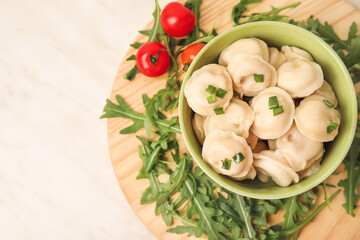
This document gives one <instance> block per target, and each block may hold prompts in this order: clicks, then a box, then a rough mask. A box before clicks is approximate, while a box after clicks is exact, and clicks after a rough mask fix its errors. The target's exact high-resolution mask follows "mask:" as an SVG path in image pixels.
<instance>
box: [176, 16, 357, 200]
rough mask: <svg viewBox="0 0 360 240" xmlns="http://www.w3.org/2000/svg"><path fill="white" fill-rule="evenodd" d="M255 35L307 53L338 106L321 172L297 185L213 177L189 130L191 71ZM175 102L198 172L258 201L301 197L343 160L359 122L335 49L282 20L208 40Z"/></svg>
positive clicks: (347, 78) (243, 27) (350, 87)
mask: <svg viewBox="0 0 360 240" xmlns="http://www.w3.org/2000/svg"><path fill="white" fill-rule="evenodd" d="M249 37H256V38H259V39H262V40H264V41H265V42H266V43H267V44H268V46H272V47H277V48H278V49H279V48H280V47H281V46H283V45H290V46H296V47H299V48H302V49H304V50H306V51H308V52H310V53H311V55H312V56H313V57H314V60H315V62H317V63H318V64H320V65H321V67H322V70H323V72H324V77H325V79H326V80H327V81H328V82H329V83H330V84H331V85H332V87H333V89H334V91H335V93H336V96H337V98H338V102H339V109H340V112H341V125H340V128H339V134H338V136H337V137H336V138H335V140H334V141H332V142H331V143H326V144H325V148H326V152H325V155H324V158H323V160H322V163H321V167H320V169H319V170H318V171H317V172H316V173H314V174H313V175H311V176H310V177H307V178H305V179H303V180H301V181H299V183H296V184H292V185H290V186H288V187H280V186H278V185H276V184H275V183H274V182H272V181H271V182H268V183H263V182H260V181H259V180H257V178H255V179H254V180H245V181H240V182H238V181H235V180H232V179H231V178H229V177H226V176H224V175H220V174H218V173H216V172H215V171H214V170H213V169H212V168H211V166H210V165H208V164H207V163H206V162H205V161H204V160H203V158H202V157H201V145H200V144H199V143H198V141H197V139H196V136H195V134H194V132H193V128H192V123H191V119H192V116H193V111H192V110H191V108H190V107H189V106H188V104H187V101H186V98H185V96H184V86H185V84H186V82H187V81H188V79H189V78H190V76H191V75H192V73H193V72H194V71H195V70H197V69H199V68H201V67H202V66H204V65H206V64H209V63H217V61H218V58H219V55H220V52H221V51H222V50H223V49H224V48H225V47H227V46H229V45H230V44H231V43H233V42H235V41H236V40H239V39H241V38H249ZM182 86H183V87H182V89H181V92H180V99H179V101H180V102H179V117H180V127H181V130H182V134H183V137H184V139H185V143H186V145H187V147H188V149H189V151H190V153H191V155H192V157H193V158H194V160H195V161H196V163H197V164H198V165H199V166H200V167H201V169H202V170H203V171H204V172H205V173H206V174H207V175H208V176H209V177H210V178H211V179H213V180H214V181H215V182H217V183H218V184H219V185H221V186H222V187H224V188H226V189H228V190H230V191H233V192H235V193H237V194H240V195H243V196H247V197H252V198H259V199H278V198H286V197H290V196H294V195H298V194H301V193H303V192H305V191H307V190H309V189H311V188H313V187H315V186H317V185H318V184H320V183H321V182H322V181H324V180H325V179H326V178H327V177H329V176H330V175H331V174H332V173H333V172H334V171H335V169H336V168H337V167H338V166H339V164H340V163H341V162H342V160H343V159H344V158H345V156H346V154H347V152H348V150H349V148H350V145H351V143H352V140H353V137H354V134H355V130H356V122H357V103H356V95H355V90H354V86H353V83H352V80H351V77H350V75H349V73H348V71H347V69H346V67H345V65H344V64H343V62H342V61H341V59H340V58H339V56H338V55H337V54H336V53H335V51H333V49H332V48H331V47H330V46H329V45H328V44H326V43H325V42H324V41H323V40H322V39H320V38H319V37H317V36H316V35H314V34H312V33H311V32H309V31H307V30H304V29H302V28H300V27H297V26H294V25H291V24H286V23H280V22H255V23H248V24H243V25H240V26H238V27H234V28H232V29H230V30H228V31H226V32H224V33H222V34H220V35H218V36H217V37H215V38H214V39H213V40H212V41H210V42H209V43H208V44H207V45H206V46H205V47H204V48H203V49H202V50H201V52H200V53H199V54H198V55H197V56H196V58H195V59H194V61H193V62H192V64H191V66H190V67H189V69H188V71H187V73H186V76H185V78H184V81H183V84H182Z"/></svg>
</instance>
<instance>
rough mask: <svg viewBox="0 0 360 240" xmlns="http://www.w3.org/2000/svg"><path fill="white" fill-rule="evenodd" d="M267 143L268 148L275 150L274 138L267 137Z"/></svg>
mask: <svg viewBox="0 0 360 240" xmlns="http://www.w3.org/2000/svg"><path fill="white" fill-rule="evenodd" d="M268 145H269V149H270V150H271V151H275V150H276V149H277V146H276V139H269V140H268Z"/></svg>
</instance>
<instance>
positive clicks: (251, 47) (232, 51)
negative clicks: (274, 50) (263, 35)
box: [219, 38, 269, 66]
mask: <svg viewBox="0 0 360 240" xmlns="http://www.w3.org/2000/svg"><path fill="white" fill-rule="evenodd" d="M238 53H246V54H251V55H259V56H261V57H262V58H263V59H264V60H265V61H269V51H268V47H267V44H266V43H265V42H264V41H263V40H260V39H257V38H243V39H240V40H237V41H236V42H234V43H232V44H231V45H230V46H228V47H226V48H225V49H224V50H223V51H222V52H221V53H220V57H219V64H220V65H223V66H227V65H228V64H229V63H230V61H231V59H232V58H233V57H234V56H235V55H236V54H238Z"/></svg>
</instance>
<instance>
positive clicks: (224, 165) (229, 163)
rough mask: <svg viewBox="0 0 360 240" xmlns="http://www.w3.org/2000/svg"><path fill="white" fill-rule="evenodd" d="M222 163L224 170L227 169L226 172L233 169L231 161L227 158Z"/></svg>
mask: <svg viewBox="0 0 360 240" xmlns="http://www.w3.org/2000/svg"><path fill="white" fill-rule="evenodd" d="M221 162H222V168H223V169H226V170H229V169H230V167H231V160H229V159H227V158H225V160H221Z"/></svg>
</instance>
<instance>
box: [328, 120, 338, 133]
mask: <svg viewBox="0 0 360 240" xmlns="http://www.w3.org/2000/svg"><path fill="white" fill-rule="evenodd" d="M338 126H339V124H337V123H334V122H330V124H329V125H328V126H327V127H326V132H327V134H330V133H332V132H333V131H334V130H335V129H336V128H337V127H338Z"/></svg>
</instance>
